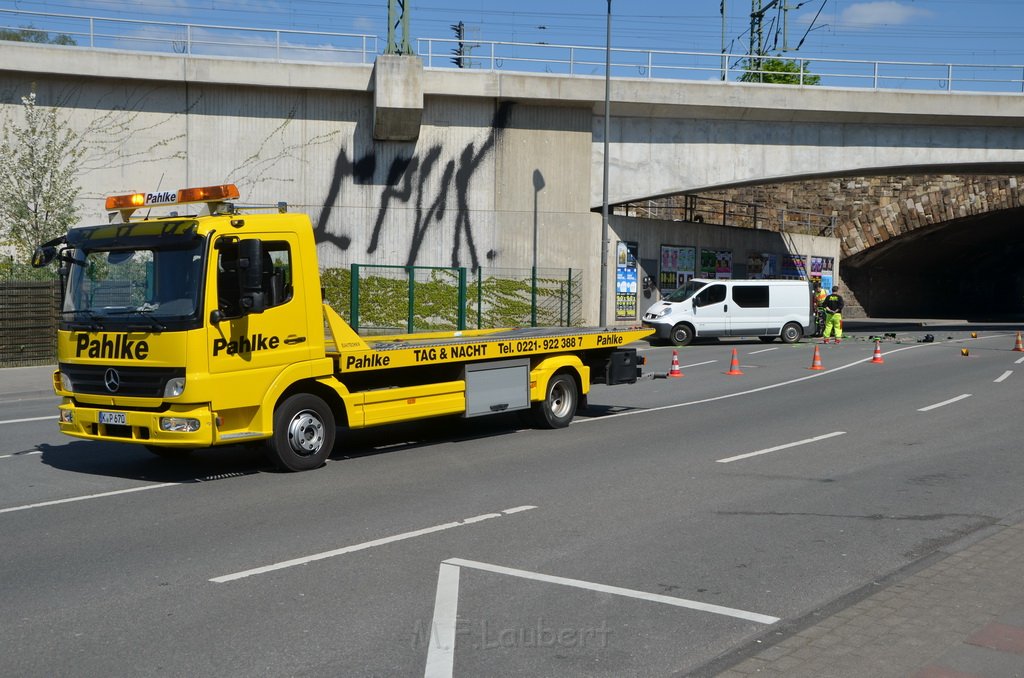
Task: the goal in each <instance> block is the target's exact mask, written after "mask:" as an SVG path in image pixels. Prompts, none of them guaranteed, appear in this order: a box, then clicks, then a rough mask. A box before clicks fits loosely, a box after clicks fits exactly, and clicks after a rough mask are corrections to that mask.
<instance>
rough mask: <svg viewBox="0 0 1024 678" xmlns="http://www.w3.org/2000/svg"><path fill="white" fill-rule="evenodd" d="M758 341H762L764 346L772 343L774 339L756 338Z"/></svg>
mask: <svg viewBox="0 0 1024 678" xmlns="http://www.w3.org/2000/svg"><path fill="white" fill-rule="evenodd" d="M758 339H760V340H761V341H763V342H764V343H766V344H770V343H772V342H773V341H775V337H758Z"/></svg>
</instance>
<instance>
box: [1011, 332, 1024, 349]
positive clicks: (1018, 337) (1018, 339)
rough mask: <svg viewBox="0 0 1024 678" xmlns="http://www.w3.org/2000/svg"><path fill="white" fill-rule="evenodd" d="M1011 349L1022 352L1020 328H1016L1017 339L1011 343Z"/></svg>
mask: <svg viewBox="0 0 1024 678" xmlns="http://www.w3.org/2000/svg"><path fill="white" fill-rule="evenodd" d="M1013 350H1014V351H1018V352H1024V344H1022V343H1020V330H1017V341H1016V343H1014V345H1013Z"/></svg>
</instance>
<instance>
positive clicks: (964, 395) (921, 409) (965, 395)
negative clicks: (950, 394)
mask: <svg viewBox="0 0 1024 678" xmlns="http://www.w3.org/2000/svg"><path fill="white" fill-rule="evenodd" d="M970 397H971V394H970V393H961V394H960V395H958V396H957V397H955V398H950V399H949V400H943V401H942V402H941V403H935V404H934V405H929V406H928V407H919V408H918V409H917V411H918V412H927V411H928V410H934V409H936V408H939V407H944V406H946V405H952V404H953V403H955V402H958V401H960V400H963V399H964V398H970Z"/></svg>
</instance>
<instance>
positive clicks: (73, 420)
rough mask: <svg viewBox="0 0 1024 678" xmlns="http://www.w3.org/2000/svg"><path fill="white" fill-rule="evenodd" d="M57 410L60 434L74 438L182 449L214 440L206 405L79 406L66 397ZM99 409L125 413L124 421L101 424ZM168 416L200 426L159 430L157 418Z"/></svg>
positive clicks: (210, 416)
mask: <svg viewBox="0 0 1024 678" xmlns="http://www.w3.org/2000/svg"><path fill="white" fill-rule="evenodd" d="M58 409H59V410H60V411H61V416H60V417H59V418H58V422H59V426H60V431H61V433H66V434H67V435H69V436H74V437H76V438H85V439H86V440H103V441H108V442H118V443H137V444H142V445H159V446H161V447H183V448H194V447H210V446H211V445H213V443H214V434H215V431H214V417H213V413H212V412H211V411H210V408H209V406H207V405H172V406H171V407H169V408H167V409H166V410H164V411H162V412H146V411H139V410H125V409H117V408H113V407H102V406H93V405H82V404H78V403H75V402H74V401H73V400H71V399H70V398H65V399H64V402H63V403H61V404H60V406H59V408H58ZM100 412H116V413H121V414H124V415H125V423H124V424H101V423H100ZM167 417H176V418H185V419H195V420H196V421H198V422H199V428H198V429H197V430H195V431H164V430H161V428H160V420H161V419H162V418H167ZM68 419H70V421H68Z"/></svg>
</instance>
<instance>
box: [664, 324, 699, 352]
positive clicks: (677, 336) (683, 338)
mask: <svg viewBox="0 0 1024 678" xmlns="http://www.w3.org/2000/svg"><path fill="white" fill-rule="evenodd" d="M668 338H669V340H670V341H671V342H672V343H673V344H675V345H676V346H689V344H690V342H691V341H693V328H692V327H690V326H689V325H687V324H686V323H679V324H678V325H676V326H675V327H673V328H672V332H671V333H670V334H669V335H668Z"/></svg>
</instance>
